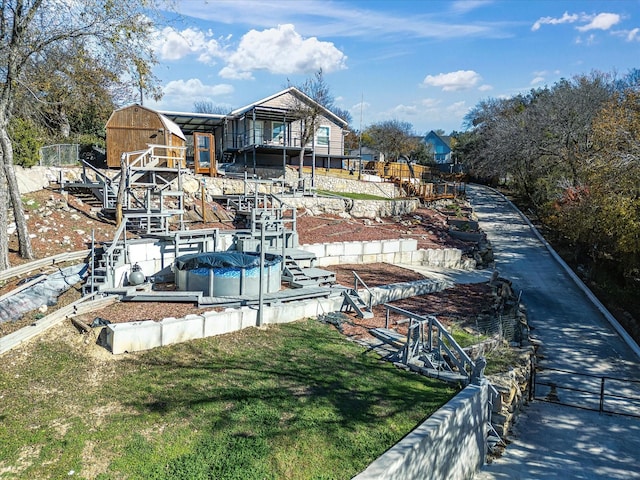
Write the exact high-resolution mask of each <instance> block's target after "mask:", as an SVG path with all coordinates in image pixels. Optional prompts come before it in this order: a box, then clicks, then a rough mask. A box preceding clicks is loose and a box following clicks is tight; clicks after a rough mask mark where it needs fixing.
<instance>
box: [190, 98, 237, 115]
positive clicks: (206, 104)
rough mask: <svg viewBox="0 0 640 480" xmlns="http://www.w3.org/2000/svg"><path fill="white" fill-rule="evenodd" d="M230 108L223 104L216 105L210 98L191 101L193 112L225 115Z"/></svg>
mask: <svg viewBox="0 0 640 480" xmlns="http://www.w3.org/2000/svg"><path fill="white" fill-rule="evenodd" d="M229 110H231V109H230V108H227V107H225V106H223V105H216V104H215V103H213V102H212V101H210V100H197V101H195V102H193V111H194V112H195V113H216V114H220V115H226V114H227V113H229Z"/></svg>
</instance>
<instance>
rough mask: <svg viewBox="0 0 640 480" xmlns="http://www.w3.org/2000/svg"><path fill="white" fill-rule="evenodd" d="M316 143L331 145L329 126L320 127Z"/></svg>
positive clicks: (325, 145)
mask: <svg viewBox="0 0 640 480" xmlns="http://www.w3.org/2000/svg"><path fill="white" fill-rule="evenodd" d="M316 145H318V146H324V147H327V146H329V127H318V131H317V132H316Z"/></svg>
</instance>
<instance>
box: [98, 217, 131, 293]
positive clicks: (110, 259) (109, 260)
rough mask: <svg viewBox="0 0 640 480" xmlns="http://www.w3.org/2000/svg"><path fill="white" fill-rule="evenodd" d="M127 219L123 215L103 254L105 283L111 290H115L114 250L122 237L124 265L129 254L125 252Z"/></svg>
mask: <svg viewBox="0 0 640 480" xmlns="http://www.w3.org/2000/svg"><path fill="white" fill-rule="evenodd" d="M128 220H129V219H128V218H127V216H126V215H125V216H124V218H123V219H122V222H121V223H120V226H119V227H118V229H117V230H116V232H115V234H114V236H113V241H112V242H111V245H109V248H107V249H106V250H105V251H104V253H103V257H104V259H105V263H104V265H105V269H106V272H107V278H106V280H107V283H109V286H110V287H111V288H115V286H116V285H115V281H114V280H115V274H116V265H115V261H114V253H115V251H116V249H117V248H118V247H119V246H120V245H118V242H119V241H120V237H123V246H124V255H125V257H124V263H127V262H128V256H129V253H128V251H127V221H128Z"/></svg>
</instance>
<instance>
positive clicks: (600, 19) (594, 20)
mask: <svg viewBox="0 0 640 480" xmlns="http://www.w3.org/2000/svg"><path fill="white" fill-rule="evenodd" d="M621 19H622V17H620V15H618V14H617V13H599V14H597V15H587V14H586V13H580V14H578V13H572V14H569V13H568V12H564V14H563V15H562V17H560V18H554V17H541V18H539V19H538V20H536V22H535V23H534V24H533V26H532V27H531V30H532V31H534V32H535V31H537V30H540V27H541V26H542V25H561V24H564V23H576V22H581V23H585V25H581V26H578V27H576V29H577V30H579V31H581V32H587V31H589V30H609V29H610V28H611V27H613V26H614V25H616V24H618V23H620V20H621Z"/></svg>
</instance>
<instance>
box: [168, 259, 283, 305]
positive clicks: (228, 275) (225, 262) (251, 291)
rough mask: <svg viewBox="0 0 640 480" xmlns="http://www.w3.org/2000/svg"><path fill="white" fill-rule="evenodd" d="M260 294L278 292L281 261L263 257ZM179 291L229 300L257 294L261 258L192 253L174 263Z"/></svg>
mask: <svg viewBox="0 0 640 480" xmlns="http://www.w3.org/2000/svg"><path fill="white" fill-rule="evenodd" d="M264 257H265V261H264V274H263V282H264V284H263V292H264V293H272V292H277V291H278V290H280V285H281V278H282V275H281V271H280V269H281V265H282V257H281V256H280V255H274V254H271V253H265V255H264ZM174 273H175V282H176V287H177V288H178V290H182V291H202V292H203V294H204V295H205V296H211V297H228V296H234V295H258V294H259V293H260V254H259V253H246V252H244V253H241V252H213V253H191V254H188V255H182V256H180V257H178V258H176V259H175V263H174Z"/></svg>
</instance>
